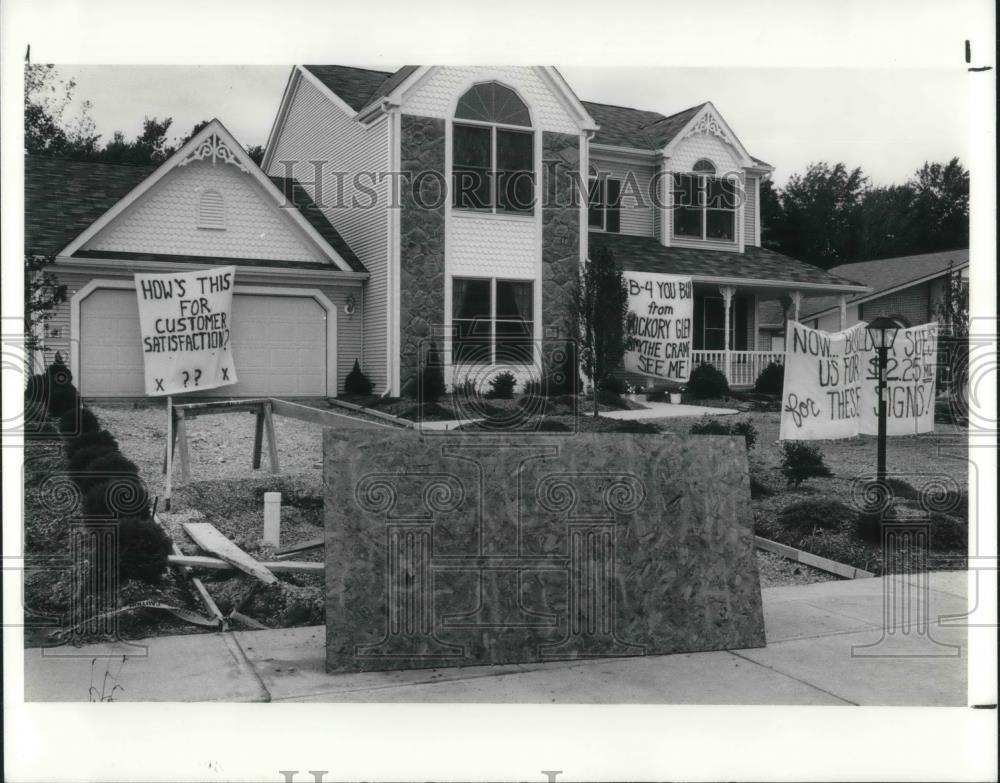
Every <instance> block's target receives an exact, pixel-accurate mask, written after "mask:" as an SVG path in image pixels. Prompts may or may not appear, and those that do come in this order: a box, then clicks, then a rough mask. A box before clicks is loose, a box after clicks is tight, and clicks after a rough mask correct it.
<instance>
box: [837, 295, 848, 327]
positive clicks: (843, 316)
mask: <svg viewBox="0 0 1000 783" xmlns="http://www.w3.org/2000/svg"><path fill="white" fill-rule="evenodd" d="M838 302H839V304H840V331H844V329H846V328H847V294H841V295H840V298H839V300H838Z"/></svg>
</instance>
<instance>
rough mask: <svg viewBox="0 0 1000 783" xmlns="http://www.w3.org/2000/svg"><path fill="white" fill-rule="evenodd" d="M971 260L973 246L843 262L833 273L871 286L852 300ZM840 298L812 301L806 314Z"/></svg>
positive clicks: (832, 303)
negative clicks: (970, 247)
mask: <svg viewBox="0 0 1000 783" xmlns="http://www.w3.org/2000/svg"><path fill="white" fill-rule="evenodd" d="M967 263H969V249H968V248H963V249H960V250H946V251H943V252H940V253H923V254H921V255H916V256H900V257H898V258H882V259H879V260H877V261H860V262H858V263H855V264H841V265H840V266H835V267H833V268H832V269H831V270H830V272H831V274H836V275H840V276H841V277H848V278H850V279H852V280H857V281H858V282H859V283H862V284H863V285H866V286H869V287H871V288H872V289H873V290H872V293H870V294H858V295H857V296H853V297H851V298H849V299H848V300H847V301H848V302H855V301H857V300H858V299H870V298H873V297H875V296H877V295H878V293H879V292H880V291H886V290H888V289H890V288H898V287H899V286H901V285H905V284H906V283H909V282H911V281H914V280H921V279H923V278H925V277H928V276H931V275H934V274H936V273H940V274H944V273H945V272H947V271H948V267H949V265H952V266H956V267H957V266H961V265H962V264H967ZM838 304H839V300H838V299H837V298H836V297H823V298H821V299H812V300H810V301H809V309H808V310H803V314H802V317H803V318H806V317H808V316H812V315H815V314H816V313H821V312H823V311H824V310H829V309H830V308H831V307H836V306H837V305H838Z"/></svg>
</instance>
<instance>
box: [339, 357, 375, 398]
mask: <svg viewBox="0 0 1000 783" xmlns="http://www.w3.org/2000/svg"><path fill="white" fill-rule="evenodd" d="M344 393H345V394H354V395H357V396H367V395H369V394H371V393H372V382H371V381H370V380H368V376H367V375H365V374H364V373H363V372H361V365H360V364H358V360H357V359H355V360H354V367H352V368H351V371H350V372H349V373H347V377H346V378H344Z"/></svg>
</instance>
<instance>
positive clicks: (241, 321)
mask: <svg viewBox="0 0 1000 783" xmlns="http://www.w3.org/2000/svg"><path fill="white" fill-rule="evenodd" d="M326 319H327V312H326V310H325V309H324V308H323V307H322V306H321V305H320V304H319V302H317V301H316V300H315V299H313V298H312V297H308V296H279V295H271V294H268V295H258V294H236V295H235V296H234V298H233V319H232V320H233V336H232V342H231V344H232V347H233V359H234V362H235V364H236V372H237V375H238V377H239V379H240V380H239V383H237V384H234V385H233V386H225V387H222V388H219V389H216V390H214V391H208V392H206V393H207V394H209V395H217V396H226V397H256V396H274V397H282V396H284V397H312V396H326V395H327V393H328V392H327V388H326V379H327V362H330V361H336V346H328V345H327V322H326ZM79 338H80V343H79V345H80V379H79V382H80V392H81V394H83V395H84V396H87V397H139V396H143V394H144V389H143V370H142V351H141V348H140V337H139V310H138V305H137V304H136V296H135V291H133V290H124V289H110V288H104V289H101V288H99V289H96V290H95V291H93V292H91V294H90V295H89V296H87V297H86V298H85V299H84V300H83V301H82V302H81V304H80V335H79ZM329 393H330V394H336V390H333V389H331V390H330V391H329Z"/></svg>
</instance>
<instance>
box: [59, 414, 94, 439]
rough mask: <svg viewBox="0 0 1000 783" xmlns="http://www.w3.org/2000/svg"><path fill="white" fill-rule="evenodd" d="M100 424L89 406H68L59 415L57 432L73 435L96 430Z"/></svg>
mask: <svg viewBox="0 0 1000 783" xmlns="http://www.w3.org/2000/svg"><path fill="white" fill-rule="evenodd" d="M99 429H101V424H100V422H99V421H98V420H97V417H96V416H95V415H94V413H93V411H91V410H90V408H79V407H75V408H70V409H69V410H68V411H66V412H65V413H64V414H63V415H62V416H60V417H59V432H60V433H62V434H63V435H66V436H69V437H73V436H76V435H82V434H84V433H87V432H97V431H98V430H99Z"/></svg>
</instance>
